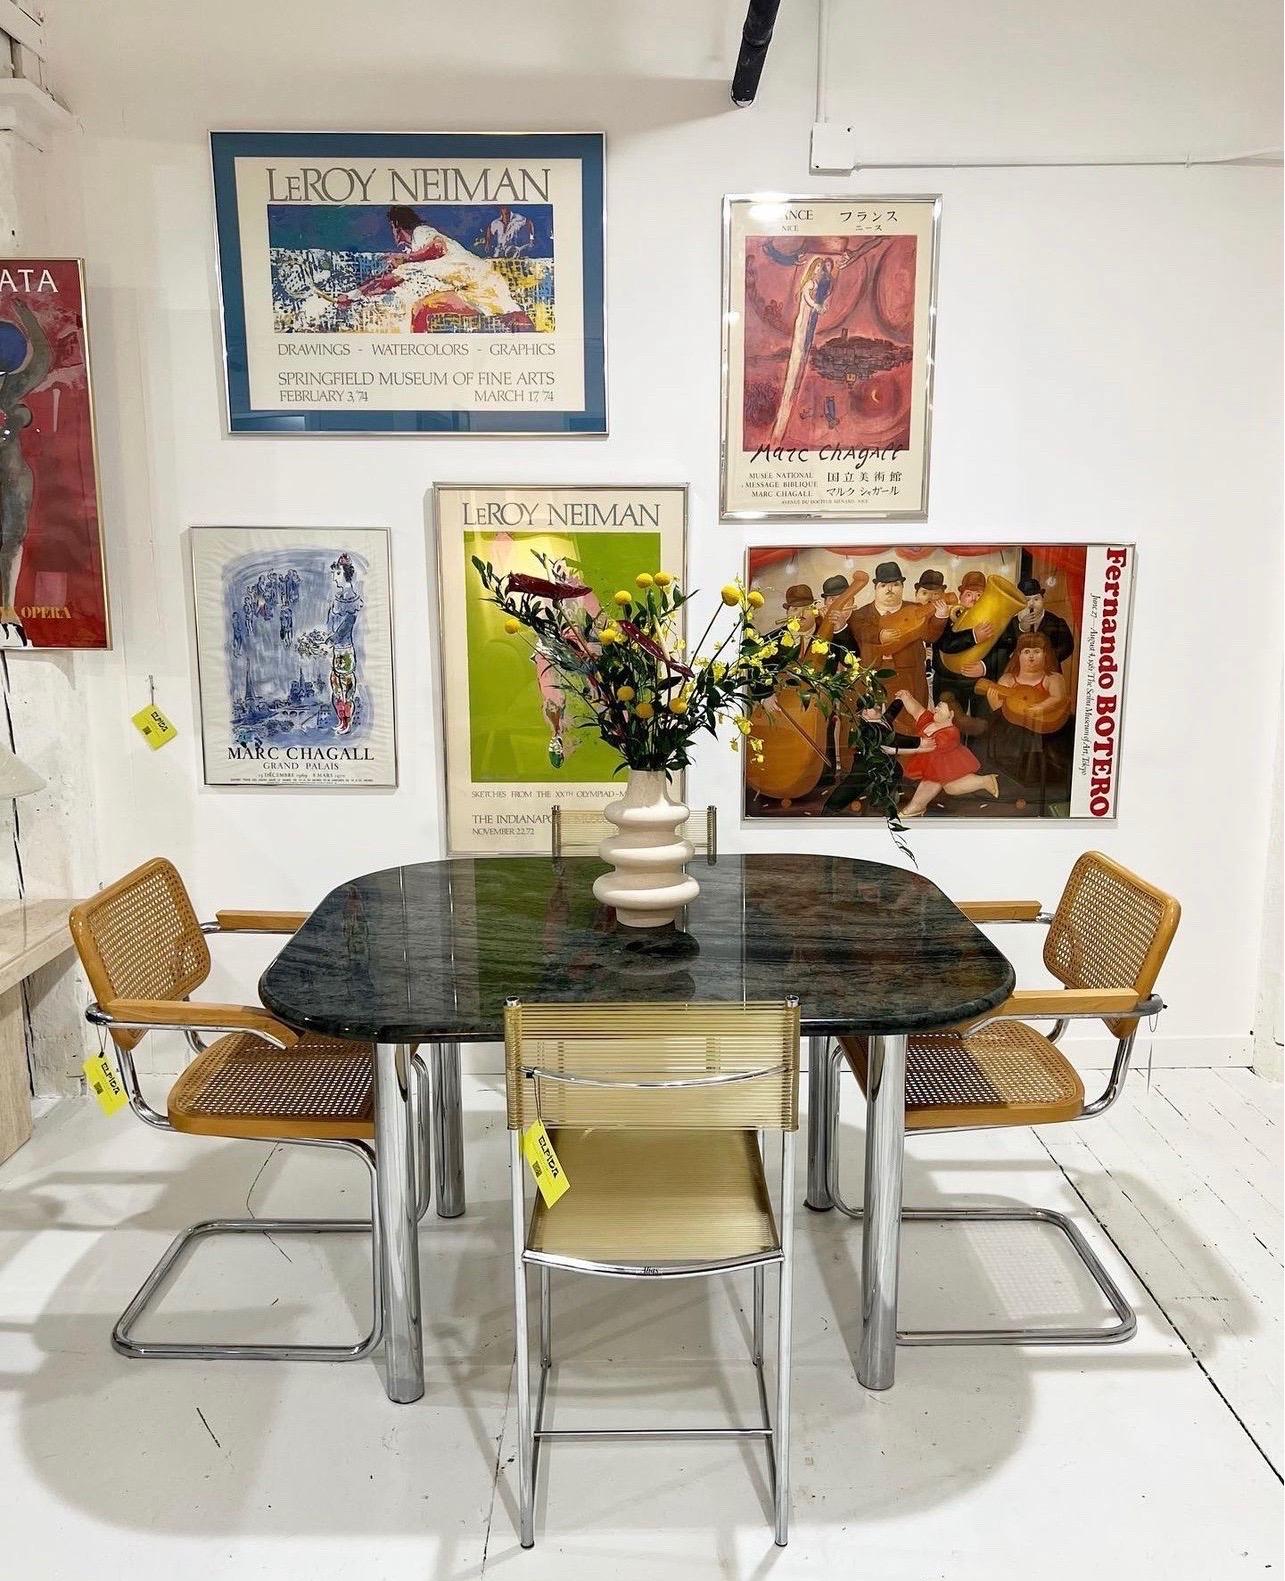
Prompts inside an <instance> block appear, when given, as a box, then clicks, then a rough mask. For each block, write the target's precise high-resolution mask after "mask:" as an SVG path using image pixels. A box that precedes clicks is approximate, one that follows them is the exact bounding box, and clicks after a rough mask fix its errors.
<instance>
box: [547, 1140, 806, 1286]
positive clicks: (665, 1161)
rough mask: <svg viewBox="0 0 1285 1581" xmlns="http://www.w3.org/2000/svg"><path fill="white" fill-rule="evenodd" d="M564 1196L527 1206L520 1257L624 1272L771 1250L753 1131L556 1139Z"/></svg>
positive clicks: (772, 1225) (771, 1229)
mask: <svg viewBox="0 0 1285 1581" xmlns="http://www.w3.org/2000/svg"><path fill="white" fill-rule="evenodd" d="M551 1140H552V1141H553V1146H554V1150H555V1151H556V1152H557V1155H558V1158H559V1160H560V1161H561V1163H562V1165H563V1168H564V1169H565V1170H566V1175H567V1179H568V1180H569V1181H570V1182H571V1189H570V1190H569V1191H568V1192H567V1193H566V1195H565V1196H563V1197H561V1198H559V1200H558V1202H557V1203H556V1204H555V1206H554V1207H553V1208H551V1209H550V1208H546V1207H545V1205H544V1199H543V1198H542V1197H540V1198H537V1200H536V1205H535V1212H534V1214H533V1215H532V1218H531V1227H530V1232H529V1235H528V1238H527V1247H528V1250H530V1251H533V1252H546V1253H549V1254H550V1255H552V1256H555V1257H569V1258H575V1259H576V1260H577V1261H586V1262H594V1263H619V1264H626V1265H629V1266H639V1265H655V1266H658V1265H661V1264H664V1263H691V1262H715V1261H720V1260H722V1259H725V1258H736V1257H750V1256H754V1255H756V1254H758V1253H761V1252H772V1251H776V1250H778V1249H779V1247H780V1244H781V1243H780V1239H779V1237H778V1235H777V1230H776V1220H775V1218H774V1216H773V1213H772V1203H771V1198H770V1195H769V1193H768V1185H767V1178H766V1176H765V1175H764V1173H763V1160H762V1157H761V1155H760V1153H759V1149H758V1142H757V1139H756V1137H755V1134H754V1132H753V1131H618V1130H610V1129H608V1130H597V1129H595V1130H587V1131H585V1130H573V1129H566V1128H564V1129H562V1130H558V1131H555V1132H554V1133H553V1135H552V1138H551Z"/></svg>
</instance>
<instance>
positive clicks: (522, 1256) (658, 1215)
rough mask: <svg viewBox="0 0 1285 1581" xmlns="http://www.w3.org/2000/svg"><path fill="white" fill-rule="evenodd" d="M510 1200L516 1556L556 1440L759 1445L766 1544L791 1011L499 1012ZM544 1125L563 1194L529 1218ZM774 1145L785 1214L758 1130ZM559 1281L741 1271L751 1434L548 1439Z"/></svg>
mask: <svg viewBox="0 0 1285 1581" xmlns="http://www.w3.org/2000/svg"><path fill="white" fill-rule="evenodd" d="M504 1034H505V1081H506V1087H507V1093H508V1127H509V1137H510V1148H509V1159H510V1175H511V1182H512V1197H513V1222H512V1231H513V1279H514V1300H515V1309H516V1310H515V1317H516V1328H517V1387H518V1483H519V1504H520V1536H521V1542H522V1546H523V1547H524V1548H530V1547H531V1546H532V1544H533V1543H534V1540H535V1536H534V1501H535V1477H536V1469H537V1462H538V1455H539V1450H540V1447H541V1445H542V1444H545V1443H549V1442H551V1441H554V1440H557V1439H608V1438H614V1439H625V1440H629V1439H633V1440H651V1439H657V1438H687V1439H692V1438H714V1439H729V1438H730V1439H750V1438H752V1439H762V1440H763V1441H764V1442H765V1444H766V1446H767V1454H768V1465H769V1470H770V1472H771V1478H772V1487H773V1506H774V1520H775V1532H776V1541H777V1543H778V1544H780V1545H782V1546H784V1544H785V1542H786V1538H787V1535H788V1533H787V1527H788V1521H789V1480H790V1477H789V1442H790V1440H789V1432H790V1332H791V1322H790V1319H791V1306H790V1302H791V1264H792V1257H793V1244H794V1232H793V1195H794V1193H793V1184H792V1182H793V1169H794V1133H795V1131H796V1130H797V1128H798V1101H799V1100H798V1084H799V1007H798V1001H797V1000H795V999H790V1000H787V1001H785V1002H784V1003H781V1004H746V1005H730V1004H689V1005H658V1004H646V1005H626V1004H588V1005H529V1004H522V1003H520V1002H518V1001H517V1000H510V1001H509V1003H508V1006H507V1008H506V1011H505V1022H504ZM537 1118H538V1119H540V1120H541V1121H542V1122H543V1124H544V1125H545V1127H546V1128H548V1130H549V1134H550V1138H551V1140H552V1143H553V1146H554V1149H555V1151H556V1153H557V1155H558V1159H559V1161H560V1163H561V1165H562V1167H563V1169H564V1171H565V1174H566V1178H567V1180H568V1181H569V1182H570V1189H569V1190H568V1191H567V1193H566V1195H565V1196H563V1197H562V1198H561V1199H560V1200H559V1201H557V1202H556V1203H555V1204H554V1206H553V1207H552V1208H546V1207H545V1205H544V1201H543V1198H542V1197H539V1196H537V1199H536V1203H535V1208H534V1211H533V1212H532V1213H531V1215H530V1218H529V1219H528V1216H527V1209H526V1192H525V1176H526V1172H527V1171H526V1166H525V1165H524V1162H523V1153H522V1134H523V1132H524V1131H525V1130H526V1128H527V1127H529V1126H531V1125H532V1124H533V1122H534V1121H535V1120H536V1119H537ZM770 1131H779V1132H780V1133H781V1178H780V1218H779V1225H778V1219H777V1217H776V1216H775V1214H774V1212H773V1208H772V1201H771V1194H770V1192H769V1190H768V1184H767V1176H766V1173H765V1169H764V1161H763V1155H762V1150H761V1144H760V1134H761V1133H766V1132H770ZM532 1267H535V1268H538V1269H539V1271H540V1319H539V1336H540V1381H539V1389H538V1394H537V1398H536V1401H535V1406H534V1410H533V1409H532V1397H531V1363H530V1356H529V1349H530V1334H529V1328H528V1321H527V1270H528V1269H529V1268H532ZM770 1267H775V1268H776V1269H777V1270H778V1280H779V1283H778V1305H777V1327H776V1377H775V1383H776V1402H775V1408H774V1409H773V1410H769V1407H768V1392H767V1383H766V1380H765V1377H764V1371H763V1329H764V1285H765V1271H766V1270H767V1269H768V1268H770ZM554 1269H560V1270H565V1271H567V1272H570V1273H577V1274H596V1275H601V1276H606V1277H608V1278H614V1279H653V1280H668V1279H689V1278H704V1277H710V1276H712V1275H715V1274H725V1273H729V1272H733V1271H737V1270H740V1269H751V1270H752V1271H753V1279H754V1292H753V1293H754V1311H753V1339H752V1351H751V1355H752V1360H753V1363H754V1367H755V1369H756V1372H757V1382H758V1389H759V1400H760V1404H761V1406H762V1413H763V1421H762V1425H761V1426H754V1427H731V1426H727V1427H692V1428H676V1429H665V1430H662V1429H643V1428H634V1429H630V1428H614V1427H602V1428H593V1429H565V1430H563V1429H555V1428H549V1427H546V1426H545V1425H544V1404H545V1390H546V1386H547V1383H548V1379H549V1370H550V1367H551V1365H552V1317H553V1304H552V1288H551V1282H550V1277H551V1273H552V1271H553V1270H554Z"/></svg>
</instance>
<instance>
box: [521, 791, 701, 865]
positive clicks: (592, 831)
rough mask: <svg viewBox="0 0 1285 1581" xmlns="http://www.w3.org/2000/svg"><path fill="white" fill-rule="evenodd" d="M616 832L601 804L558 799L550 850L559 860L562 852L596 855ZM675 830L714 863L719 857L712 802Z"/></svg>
mask: <svg viewBox="0 0 1285 1581" xmlns="http://www.w3.org/2000/svg"><path fill="white" fill-rule="evenodd" d="M702 822H703V824H704V828H703V829H702V827H701V824H702ZM616 832H617V830H616V826H615V824H613V823H608V822H607V820H606V819H605V818H604V817H603V815H602V808H601V807H563V806H561V805H559V804H558V803H557V802H555V803H554V805H553V808H552V810H551V815H550V819H549V845H550V851H549V854H550V855H551V856H552V857H553V858H554V860H555V861H556V860H557V858H558V857H560V856H574V855H577V854H579V855H581V856H584V855H591V856H596V855H597V852H598V847H599V846H600V845H601V844H602V842H603V841H604V840H605V839H606V838H607V836H608V835H611V834H615V833H616ZM675 834H676V837H677V838H680V839H685V840H690V841H691V843H692V846H693V848H694V849H695V850H696V851H697V852H702V851H703V852H704V854H705V860H706V861H707V862H708V863H709V865H710V866H711V867H713V865H714V864H715V863H716V862H717V861H718V808H717V807H715V806H714V805H713V804H712V803H711V804H710V805H709V806H708V807H706V809H705V815H704V818H703V819H702V818H701V816H700V814H699V813H695V812H694V813H693V814H692V815H691V817H690V818H688V819H687V821H686V822H685V823H682V824H680V825H679V826H678V829H677V830H676V831H675Z"/></svg>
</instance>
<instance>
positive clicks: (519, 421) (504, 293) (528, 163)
mask: <svg viewBox="0 0 1285 1581" xmlns="http://www.w3.org/2000/svg"><path fill="white" fill-rule="evenodd" d="M210 142H211V151H212V157H213V163H214V199H215V213H216V219H217V224H218V240H219V270H220V280H221V290H222V297H223V334H224V350H225V357H226V364H227V367H226V372H227V399H228V421H229V426H230V429H231V431H232V433H234V434H241V433H272V434H291V433H314V434H315V433H406V434H488V433H490V434H549V435H555V434H603V433H606V431H607V405H606V366H605V348H604V339H603V137H602V135H601V133H570V132H556V133H555V132H547V133H531V134H517V133H499V132H477V133H457V132H451V133H436V132H434V133H420V132H415V133H387V134H385V133H370V132H362V133H345V132H325V133H302V132H213V133H211V137H210Z"/></svg>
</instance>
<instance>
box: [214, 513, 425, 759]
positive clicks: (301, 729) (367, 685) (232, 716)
mask: <svg viewBox="0 0 1285 1581" xmlns="http://www.w3.org/2000/svg"><path fill="white" fill-rule="evenodd" d="M191 538H192V583H193V591H194V599H195V607H196V647H197V660H198V668H199V671H200V691H201V744H202V749H203V753H204V758H205V783H206V784H207V785H280V786H295V787H300V786H314V787H319V788H323V789H335V790H340V789H343V790H347V789H351V788H353V787H358V786H380V785H384V786H387V785H395V784H396V783H397V757H396V745H395V743H396V734H395V727H394V717H393V644H392V626H391V614H390V610H389V586H388V534H387V532H385V531H384V529H383V528H379V527H353V528H332V527H326V528H305V527H194V528H193V529H192V533H191Z"/></svg>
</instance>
